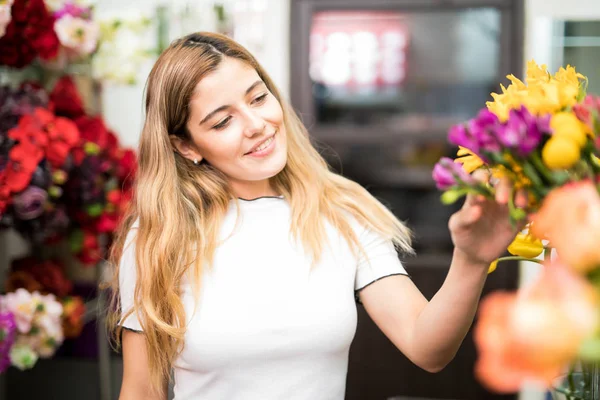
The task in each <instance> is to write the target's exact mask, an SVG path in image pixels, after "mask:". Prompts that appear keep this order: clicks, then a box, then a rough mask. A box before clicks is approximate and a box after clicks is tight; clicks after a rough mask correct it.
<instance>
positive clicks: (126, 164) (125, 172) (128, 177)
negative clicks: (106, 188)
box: [116, 149, 137, 189]
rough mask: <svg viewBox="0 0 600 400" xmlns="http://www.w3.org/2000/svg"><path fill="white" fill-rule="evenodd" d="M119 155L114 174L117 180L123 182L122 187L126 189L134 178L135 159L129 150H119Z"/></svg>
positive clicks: (132, 152)
mask: <svg viewBox="0 0 600 400" xmlns="http://www.w3.org/2000/svg"><path fill="white" fill-rule="evenodd" d="M119 153H120V154H119V157H118V158H117V162H118V163H117V171H116V174H117V177H118V178H119V180H120V181H121V182H123V187H124V188H125V189H128V188H129V187H130V186H131V184H132V183H133V180H134V178H135V173H136V170H137V157H136V155H135V152H134V151H133V150H131V149H126V150H121V151H119Z"/></svg>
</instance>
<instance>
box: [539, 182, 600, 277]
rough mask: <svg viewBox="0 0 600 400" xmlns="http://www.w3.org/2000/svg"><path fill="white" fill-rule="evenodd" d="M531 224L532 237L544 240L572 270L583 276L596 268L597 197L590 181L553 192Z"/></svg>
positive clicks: (599, 241)
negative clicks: (546, 240) (548, 242)
mask: <svg viewBox="0 0 600 400" xmlns="http://www.w3.org/2000/svg"><path fill="white" fill-rule="evenodd" d="M532 221H533V224H532V225H531V230H532V232H533V234H534V235H535V236H537V237H539V238H547V239H548V240H549V241H550V247H553V248H555V249H556V252H557V253H558V255H559V256H560V258H561V260H562V261H563V262H564V263H565V264H566V265H568V266H569V267H571V268H572V269H574V270H576V271H578V272H581V273H585V272H588V271H591V270H593V269H596V268H597V267H598V266H599V265H600V224H599V223H598V221H600V196H598V191H597V189H596V187H595V186H594V184H593V183H592V182H590V181H582V182H576V183H571V184H568V185H565V186H563V187H560V188H557V189H554V190H553V191H551V192H550V193H549V194H548V196H547V197H546V198H545V199H544V202H543V203H542V207H541V208H540V210H539V211H538V212H537V213H536V214H535V215H534V216H533V218H532Z"/></svg>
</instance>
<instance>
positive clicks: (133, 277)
mask: <svg viewBox="0 0 600 400" xmlns="http://www.w3.org/2000/svg"><path fill="white" fill-rule="evenodd" d="M136 233H137V222H136V223H134V224H133V227H132V228H131V230H130V231H129V233H128V234H127V238H126V240H125V245H124V247H123V254H122V255H121V260H120V262H119V295H120V302H121V320H120V323H119V324H120V325H121V326H122V327H123V328H126V329H129V330H133V331H139V332H141V331H142V325H141V324H140V320H139V318H138V316H137V314H136V313H135V312H133V313H132V314H130V315H129V316H127V318H125V319H123V317H124V316H125V314H126V313H128V312H129V311H130V310H133V305H134V300H133V298H134V293H135V285H136V281H137V272H136V264H135V237H136Z"/></svg>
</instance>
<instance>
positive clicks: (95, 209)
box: [86, 203, 104, 217]
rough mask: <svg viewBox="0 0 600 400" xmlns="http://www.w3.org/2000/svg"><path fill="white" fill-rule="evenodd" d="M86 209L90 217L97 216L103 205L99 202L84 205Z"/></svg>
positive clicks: (102, 209) (100, 213)
mask: <svg viewBox="0 0 600 400" xmlns="http://www.w3.org/2000/svg"><path fill="white" fill-rule="evenodd" d="M86 211H87V213H88V215H89V216H90V217H99V216H100V215H102V211H104V207H103V206H102V204H100V203H96V204H92V205H89V206H87V207H86Z"/></svg>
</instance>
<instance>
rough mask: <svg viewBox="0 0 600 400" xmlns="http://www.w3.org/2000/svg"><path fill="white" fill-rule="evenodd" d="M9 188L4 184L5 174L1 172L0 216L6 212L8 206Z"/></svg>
mask: <svg viewBox="0 0 600 400" xmlns="http://www.w3.org/2000/svg"><path fill="white" fill-rule="evenodd" d="M10 200H11V198H10V187H8V185H7V184H6V173H5V172H4V171H2V174H1V175H0V216H2V214H4V211H6V207H8V205H9V204H10Z"/></svg>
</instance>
